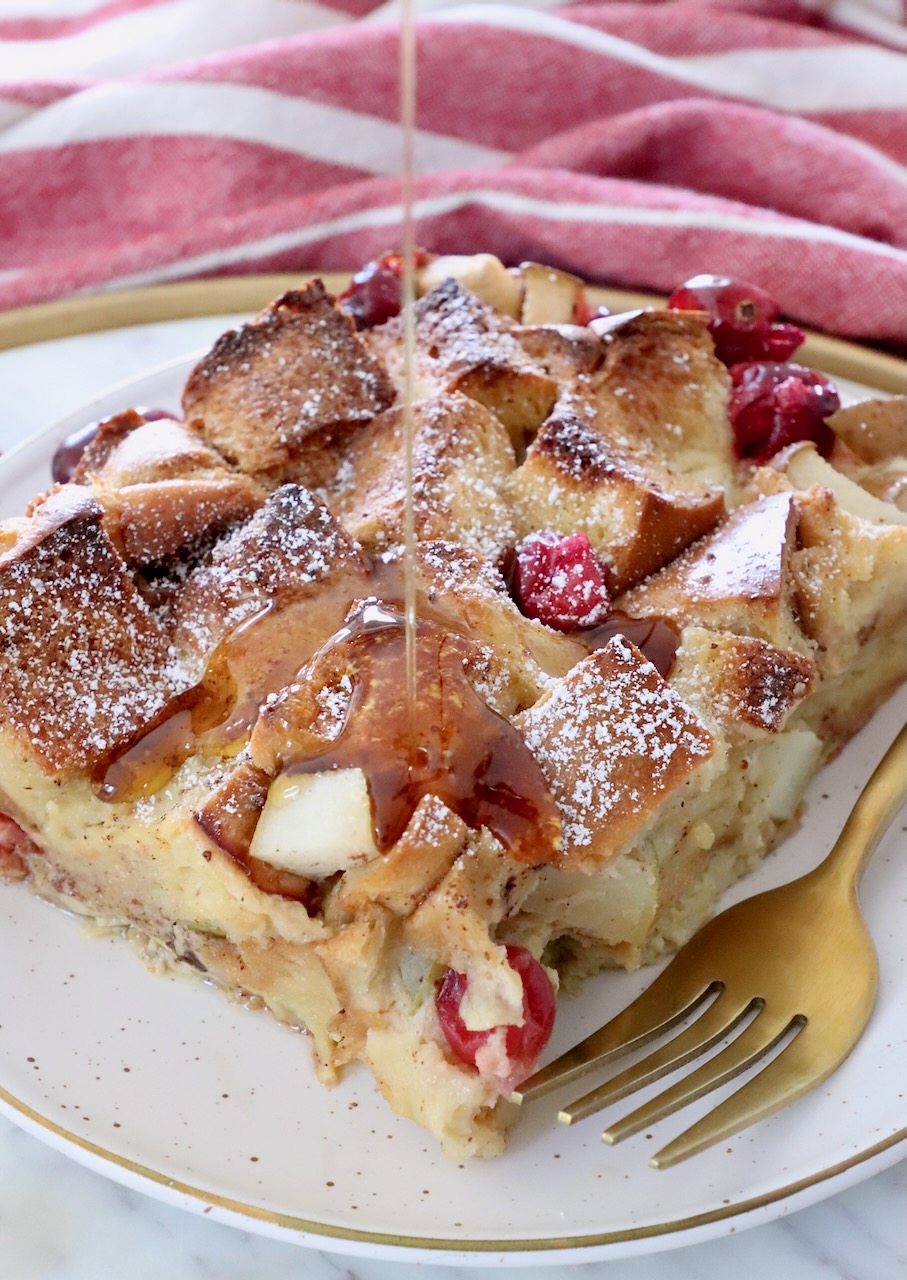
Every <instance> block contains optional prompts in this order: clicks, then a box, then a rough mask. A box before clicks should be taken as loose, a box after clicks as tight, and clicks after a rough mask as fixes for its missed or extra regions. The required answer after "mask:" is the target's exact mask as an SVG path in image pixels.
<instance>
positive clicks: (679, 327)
mask: <svg viewBox="0 0 907 1280" xmlns="http://www.w3.org/2000/svg"><path fill="white" fill-rule="evenodd" d="M591 328H592V329H593V330H594V331H595V332H597V333H599V334H600V335H601V336H602V340H603V342H604V345H605V356H604V359H603V360H602V362H601V364H600V365H599V367H598V368H597V369H596V370H595V372H594V373H593V374H592V375H591V376H590V378H589V385H588V396H589V402H590V405H591V406H592V408H593V410H594V413H595V421H596V423H597V425H598V427H599V429H600V430H601V431H602V432H603V433H604V434H606V435H608V436H611V437H613V438H614V439H617V440H620V441H626V442H627V443H628V444H629V445H631V446H632V447H635V448H640V449H644V450H651V451H653V452H655V453H657V454H658V455H659V456H660V457H662V458H663V459H664V462H665V465H666V466H667V467H668V468H669V469H670V471H671V472H672V473H673V474H675V475H678V476H695V477H698V478H699V479H700V480H703V481H707V482H708V483H711V484H717V485H720V486H722V488H724V489H725V491H726V493H727V497H728V503H729V505H730V503H731V501H732V500H733V498H734V495H735V493H736V489H737V466H736V459H735V455H734V440H733V433H732V431H731V425H730V421H729V419H728V413H727V402H728V396H729V394H730V377H729V375H728V372H727V369H725V367H724V365H723V364H722V363H721V362H720V360H718V359H716V357H715V354H714V344H713V343H712V338H711V335H710V334H709V332H708V328H707V317H706V316H704V315H701V314H700V313H698V312H688V311H648V310H644V311H635V312H628V313H627V317H626V319H624V318H623V317H622V316H609V317H607V318H606V319H604V320H601V321H597V320H596V321H593V323H592V325H591Z"/></svg>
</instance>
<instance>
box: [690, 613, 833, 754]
mask: <svg viewBox="0 0 907 1280" xmlns="http://www.w3.org/2000/svg"><path fill="white" fill-rule="evenodd" d="M816 680H817V671H816V664H815V663H814V662H813V661H812V660H811V659H810V658H806V657H804V656H803V655H802V654H799V653H792V652H791V651H790V650H789V649H777V648H775V647H774V646H773V645H770V644H768V643H767V642H766V641H765V640H759V639H756V638H754V637H753V636H739V635H735V634H734V633H733V632H728V631H706V630H705V629H703V628H701V627H687V628H686V629H685V631H684V632H683V636H682V643H681V645H680V648H679V649H678V652H677V658H676V661H675V663H674V667H673V669H672V671H671V675H670V684H671V687H672V688H673V689H676V691H677V692H678V693H679V694H680V696H681V697H682V698H683V699H684V701H685V702H687V703H688V704H689V705H690V706H692V707H695V708H696V709H697V711H699V714H700V715H701V716H703V718H704V719H705V720H706V722H707V723H710V724H714V725H715V726H716V728H717V730H718V732H720V734H721V735H722V736H723V737H725V738H727V740H728V741H729V742H732V743H739V742H746V741H749V740H751V739H755V738H759V737H763V736H766V735H769V734H778V733H781V732H782V731H783V729H784V727H785V725H786V724H787V722H788V720H789V718H790V716H791V715H792V713H793V712H794V710H795V709H796V708H797V707H798V706H799V705H800V704H801V703H802V702H803V700H804V698H806V697H808V696H809V694H811V693H812V692H813V690H814V689H815V687H816Z"/></svg>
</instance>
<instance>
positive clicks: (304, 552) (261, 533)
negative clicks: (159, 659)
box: [175, 484, 365, 661]
mask: <svg viewBox="0 0 907 1280" xmlns="http://www.w3.org/2000/svg"><path fill="white" fill-rule="evenodd" d="M364 568H365V562H364V561H363V559H362V555H361V553H360V551H359V548H358V546H357V545H356V543H355V542H354V541H353V539H352V538H351V537H350V535H349V534H348V533H347V532H346V530H345V529H344V528H343V527H342V526H341V525H340V524H338V523H337V521H336V520H335V519H334V518H333V517H332V516H331V514H330V512H329V511H328V510H327V508H326V507H325V506H324V504H323V503H321V502H319V501H318V499H317V498H316V497H314V495H313V494H311V493H309V492H308V490H306V489H303V488H301V487H300V486H299V485H289V484H288V485H284V486H282V487H281V488H280V489H277V490H275V492H274V493H272V494H271V495H270V497H269V498H268V500H267V502H265V504H264V505H263V506H262V507H261V508H260V509H259V510H258V511H257V512H256V513H255V515H253V516H252V518H251V519H250V520H249V521H248V522H247V523H246V524H244V525H242V526H241V527H240V528H239V529H237V530H235V531H234V532H233V533H231V534H230V535H229V536H227V537H226V538H224V539H223V540H222V541H221V542H220V543H219V544H218V545H217V546H216V547H215V548H214V550H213V552H212V554H211V556H210V558H209V559H208V560H207V561H206V562H205V563H204V564H203V565H201V566H199V568H198V569H196V570H195V571H194V572H193V573H191V574H190V575H189V578H188V579H187V581H186V584H185V586H184V588H183V590H182V592H181V594H180V596H179V599H178V602H177V606H176V627H175V638H176V643H177V644H178V645H179V646H180V647H181V648H183V649H185V650H186V651H187V652H194V653H197V654H199V655H208V654H210V653H211V652H212V651H213V650H214V649H215V648H216V647H217V645H218V644H219V643H220V641H221V640H223V639H224V638H225V637H226V636H227V635H229V634H230V633H231V632H234V631H235V630H236V629H237V628H239V627H240V626H241V625H242V624H243V623H244V622H247V621H248V620H249V619H250V618H253V617H255V616H256V615H257V614H259V613H261V612H262V611H263V610H266V609H268V610H271V611H272V612H274V613H278V612H279V611H280V610H281V608H283V607H284V606H286V605H288V604H291V603H293V602H296V601H305V600H307V599H309V598H311V597H313V596H322V597H325V596H327V594H328V592H327V587H328V586H329V585H330V583H331V582H337V583H342V584H343V586H344V589H346V588H347V587H349V588H350V590H352V591H353V593H354V594H355V591H356V587H355V583H356V578H357V575H363V574H364ZM348 607H349V598H348V597H345V599H344V600H343V601H342V602H341V601H338V603H337V606H336V608H334V609H330V610H328V614H329V616H325V617H321V616H320V615H317V611H316V616H314V617H312V618H311V624H312V628H313V634H317V635H319V636H321V632H322V631H323V630H324V628H325V627H327V630H324V634H323V636H321V638H322V639H327V636H329V635H330V634H331V631H332V630H336V627H337V626H339V624H340V622H341V621H342V619H343V613H344V612H345V611H346V609H347V608H348ZM338 613H339V616H338ZM285 639H287V638H286V637H285ZM293 639H294V640H295V642H297V643H299V642H300V636H299V634H298V633H294V635H293ZM272 640H274V641H275V643H277V647H278V648H279V647H280V645H279V641H278V636H277V634H276V632H275V634H274V635H273V636H272ZM319 642H320V641H319ZM300 661H301V660H300Z"/></svg>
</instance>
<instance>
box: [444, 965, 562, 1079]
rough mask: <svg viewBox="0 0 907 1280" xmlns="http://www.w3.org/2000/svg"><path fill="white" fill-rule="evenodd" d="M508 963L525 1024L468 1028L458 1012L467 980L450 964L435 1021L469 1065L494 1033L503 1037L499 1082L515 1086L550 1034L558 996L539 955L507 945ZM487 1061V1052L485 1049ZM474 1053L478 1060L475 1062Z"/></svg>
mask: <svg viewBox="0 0 907 1280" xmlns="http://www.w3.org/2000/svg"><path fill="white" fill-rule="evenodd" d="M507 963H508V964H509V965H510V967H511V969H513V970H515V971H516V972H517V973H518V974H519V975H520V977H521V978H522V980H523V1025H522V1026H520V1027H518V1026H509V1027H490V1028H489V1029H488V1030H485V1031H470V1030H468V1028H467V1026H466V1024H465V1022H464V1021H463V1019H462V1018H461V1017H460V1005H461V1003H462V1001H463V997H464V996H465V995H466V988H467V986H468V985H469V983H468V979H467V978H466V977H465V975H464V974H462V973H457V972H456V971H455V970H454V969H448V970H447V972H446V973H445V975H444V977H443V978H442V979H441V981H440V982H439V984H438V988H437V991H436V992H435V1008H436V1009H437V1011H438V1021H439V1022H440V1023H441V1029H442V1031H443V1032H444V1035H445V1036H446V1038H447V1042H448V1044H449V1045H450V1047H451V1049H452V1050H453V1052H454V1053H455V1054H456V1056H457V1057H458V1058H459V1059H460V1061H461V1062H465V1063H466V1064H467V1066H473V1067H477V1066H479V1065H480V1064H481V1062H482V1059H483V1050H487V1049H489V1048H490V1047H491V1045H490V1042H491V1041H492V1040H493V1039H494V1038H495V1037H496V1036H497V1037H498V1038H499V1039H500V1040H502V1044H501V1046H500V1048H501V1053H500V1055H498V1065H499V1066H500V1068H501V1070H500V1071H498V1070H495V1072H494V1074H496V1075H498V1074H499V1075H500V1076H501V1079H502V1081H504V1082H506V1084H507V1085H508V1086H509V1087H510V1088H515V1087H516V1085H517V1084H518V1083H519V1081H521V1080H525V1079H526V1077H527V1076H528V1075H529V1073H530V1072H531V1071H532V1069H533V1068H534V1066H535V1064H536V1062H537V1060H538V1057H539V1054H540V1053H541V1052H542V1050H543V1049H544V1047H545V1045H546V1044H547V1043H548V1041H549V1040H550V1038H551V1029H552V1027H553V1026H554V1014H555V1008H556V1003H557V1002H556V999H555V995H554V988H553V987H552V985H551V980H550V979H549V977H548V975H547V973H546V972H545V970H544V968H543V966H542V965H540V964H539V962H538V960H536V959H535V957H534V956H533V955H531V954H530V953H529V952H528V951H527V950H526V949H525V947H513V946H509V947H507ZM484 1056H485V1057H487V1058H488V1059H489V1060H490V1059H491V1055H490V1054H485V1055H484ZM477 1058H478V1062H477Z"/></svg>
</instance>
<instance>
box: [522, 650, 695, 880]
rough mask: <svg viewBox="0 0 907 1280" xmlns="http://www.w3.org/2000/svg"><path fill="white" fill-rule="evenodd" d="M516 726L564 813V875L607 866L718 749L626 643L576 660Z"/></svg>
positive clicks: (647, 665)
mask: <svg viewBox="0 0 907 1280" xmlns="http://www.w3.org/2000/svg"><path fill="white" fill-rule="evenodd" d="M517 724H518V725H519V727H520V729H521V731H522V733H523V735H524V737H525V739H526V741H527V743H528V744H529V746H530V748H531V750H532V751H533V752H534V753H535V755H536V756H537V758H538V759H539V761H540V762H541V764H542V768H543V769H544V770H545V772H546V774H547V775H548V780H549V782H550V784H551V788H552V791H553V793H554V796H555V799H556V800H557V802H558V805H559V807H560V809H561V813H562V815H563V819H564V835H565V846H566V847H565V855H564V859H563V866H564V867H565V868H567V869H571V868H585V869H589V870H591V869H592V868H593V867H595V868H600V867H601V866H602V865H603V864H604V863H606V862H607V861H608V860H609V859H610V858H611V857H613V855H614V854H615V853H616V852H617V850H618V849H619V848H620V846H621V845H622V844H623V843H624V842H625V841H626V840H627V839H628V838H629V837H630V836H631V835H632V833H633V832H634V831H636V830H637V829H638V828H639V827H640V826H642V825H643V824H644V823H645V822H646V821H647V820H648V818H650V817H651V815H652V814H653V813H654V812H655V811H656V810H657V809H658V808H659V806H660V805H662V804H663V803H664V801H665V800H666V799H667V797H668V796H669V795H670V794H671V793H672V792H673V791H675V790H676V789H677V788H678V787H680V786H682V784H683V783H684V782H685V781H686V779H687V778H688V777H689V776H690V775H691V774H692V773H693V772H694V770H695V769H696V768H697V766H699V765H701V764H703V763H704V762H705V761H707V760H708V759H709V758H710V757H711V755H712V754H713V752H714V750H715V747H716V743H715V740H714V738H713V736H712V734H711V733H710V732H709V730H708V729H707V728H706V727H705V725H704V724H703V723H702V721H701V720H700V719H699V717H698V716H696V715H695V713H693V712H692V711H691V710H690V708H689V707H687V706H686V704H685V703H683V702H682V701H681V699H680V698H679V697H678V696H677V695H676V694H675V693H674V692H673V691H672V690H671V688H670V687H669V686H668V685H667V684H665V682H664V681H663V680H662V678H661V677H660V676H659V674H658V672H657V671H656V670H655V668H654V667H653V666H652V664H651V663H650V662H647V661H646V659H645V658H643V656H642V654H641V653H640V652H639V650H638V649H637V648H636V646H635V645H633V644H631V643H630V642H629V641H627V640H625V639H624V637H623V636H616V637H615V638H614V639H612V640H611V641H610V642H609V643H608V644H607V645H606V646H605V648H604V649H601V650H599V651H598V652H597V653H594V654H592V655H590V657H588V658H586V659H584V660H583V661H582V662H580V663H578V664H577V666H575V667H574V668H573V669H572V670H571V671H570V672H569V673H568V674H567V675H566V676H564V678H563V679H562V680H560V681H559V682H558V683H557V685H555V686H554V687H553V688H552V689H551V690H550V691H549V692H547V693H545V694H543V695H542V697H541V698H540V699H539V701H538V702H537V703H536V704H535V706H533V707H531V708H530V709H529V710H528V711H525V712H524V713H523V714H522V715H521V716H519V717H518V719H517Z"/></svg>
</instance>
